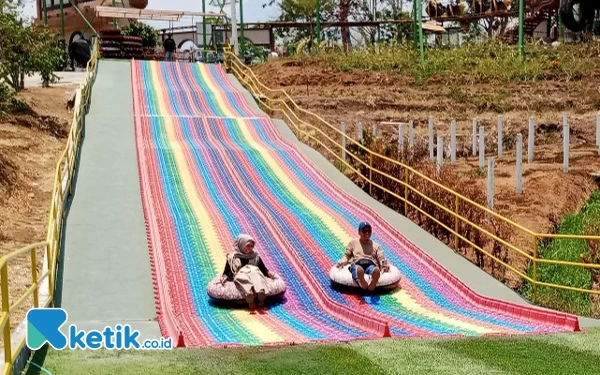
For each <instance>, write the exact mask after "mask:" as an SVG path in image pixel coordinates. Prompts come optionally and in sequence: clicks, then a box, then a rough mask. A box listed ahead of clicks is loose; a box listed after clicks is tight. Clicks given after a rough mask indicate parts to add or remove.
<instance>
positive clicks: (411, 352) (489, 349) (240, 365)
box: [24, 328, 600, 375]
mask: <svg viewBox="0 0 600 375" xmlns="http://www.w3.org/2000/svg"><path fill="white" fill-rule="evenodd" d="M598 343H600V328H594V329H589V330H586V331H584V332H577V333H567V334H555V335H535V336H518V337H515V336H513V337H493V338H452V339H381V340H368V341H354V342H351V343H336V344H311V345H299V346H280V347H245V348H229V349H222V348H219V349H174V350H169V351H123V352H121V353H119V352H116V351H108V350H98V351H94V350H85V351H84V350H74V351H72V350H64V351H56V350H53V349H49V350H47V353H44V352H45V350H40V351H38V352H37V353H35V355H34V357H33V358H32V359H31V360H32V361H33V362H36V363H38V364H40V365H42V366H43V367H44V368H45V369H47V370H48V371H50V372H51V373H52V374H53V375H56V374H89V375H99V374H102V375H104V374H107V375H108V374H122V375H134V374H140V375H150V374H164V375H175V374H179V375H181V374H202V375H204V374H223V375H224V374H227V375H229V374H261V375H262V374H286V375H288V374H311V375H312V374H344V375H352V374H369V375H375V374H411V375H413V374H415V375H416V374H428V375H431V374H453V375H454V374H456V375H460V374H544V375H546V374H570V375H575V374H592V373H600V345H598ZM24 374H27V375H37V374H45V372H44V371H41V370H39V369H38V368H36V367H35V366H29V367H28V368H26V369H25V371H24Z"/></svg>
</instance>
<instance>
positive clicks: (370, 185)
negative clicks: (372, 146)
mask: <svg viewBox="0 0 600 375" xmlns="http://www.w3.org/2000/svg"><path fill="white" fill-rule="evenodd" d="M369 195H373V153H372V152H369Z"/></svg>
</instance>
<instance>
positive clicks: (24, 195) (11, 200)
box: [0, 85, 77, 327]
mask: <svg viewBox="0 0 600 375" xmlns="http://www.w3.org/2000/svg"><path fill="white" fill-rule="evenodd" d="M76 87H77V86H75V85H73V86H61V87H50V88H41V87H34V88H28V89H25V90H23V91H21V92H20V93H19V94H18V98H19V99H21V100H23V101H25V102H27V103H28V104H29V105H30V107H31V111H26V112H25V113H19V114H12V115H9V116H7V117H5V118H2V119H0V256H4V255H6V254H8V253H9V252H11V251H13V250H16V249H19V248H21V247H24V246H27V245H29V244H33V243H36V242H43V241H45V239H46V232H47V225H48V213H49V209H50V202H51V193H52V189H53V186H54V175H55V170H56V163H57V162H58V159H59V157H60V156H61V154H62V153H63V151H64V148H65V145H66V141H67V135H68V130H69V128H70V125H71V120H72V113H69V111H68V109H67V100H68V98H69V96H70V95H71V94H72V93H73V91H74V90H75V89H76ZM43 255H44V251H43V250H39V251H37V252H36V256H37V262H36V263H37V269H38V271H40V270H41V265H42V262H43ZM38 276H39V275H38ZM8 278H9V285H8V286H9V297H10V298H9V299H10V301H9V302H10V304H11V305H12V304H14V303H15V302H16V301H17V300H18V298H20V297H21V296H22V295H23V294H24V292H25V291H26V290H27V288H29V287H30V286H31V285H32V276H31V256H30V255H29V253H28V254H26V255H23V256H21V257H18V258H15V259H13V260H11V261H9V263H8ZM32 306H33V299H29V300H28V301H27V302H26V303H25V306H24V307H23V308H21V309H18V310H17V311H16V315H14V316H11V324H10V325H11V327H15V326H16V325H18V324H19V323H20V322H21V320H22V319H23V318H24V316H25V312H26V311H27V310H28V309H29V308H30V307H32Z"/></svg>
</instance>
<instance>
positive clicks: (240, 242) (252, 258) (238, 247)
mask: <svg viewBox="0 0 600 375" xmlns="http://www.w3.org/2000/svg"><path fill="white" fill-rule="evenodd" d="M250 242H254V243H255V244H256V241H254V239H253V238H252V237H250V236H249V235H247V234H245V233H242V234H240V235H238V236H237V238H236V239H235V242H234V248H233V252H232V253H231V254H229V256H228V257H227V261H228V262H229V267H231V271H232V272H233V274H234V275H235V274H236V273H237V272H238V270H239V269H240V268H242V262H241V261H240V259H248V260H249V262H248V264H252V265H253V266H256V265H258V252H256V250H255V251H252V252H251V253H250V254H246V253H245V252H244V248H245V247H246V245H247V244H248V243H250Z"/></svg>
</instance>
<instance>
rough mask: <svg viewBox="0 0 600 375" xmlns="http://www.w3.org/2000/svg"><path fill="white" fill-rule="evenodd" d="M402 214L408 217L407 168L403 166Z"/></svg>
mask: <svg viewBox="0 0 600 375" xmlns="http://www.w3.org/2000/svg"><path fill="white" fill-rule="evenodd" d="M404 216H405V217H408V168H406V167H405V168H404Z"/></svg>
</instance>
